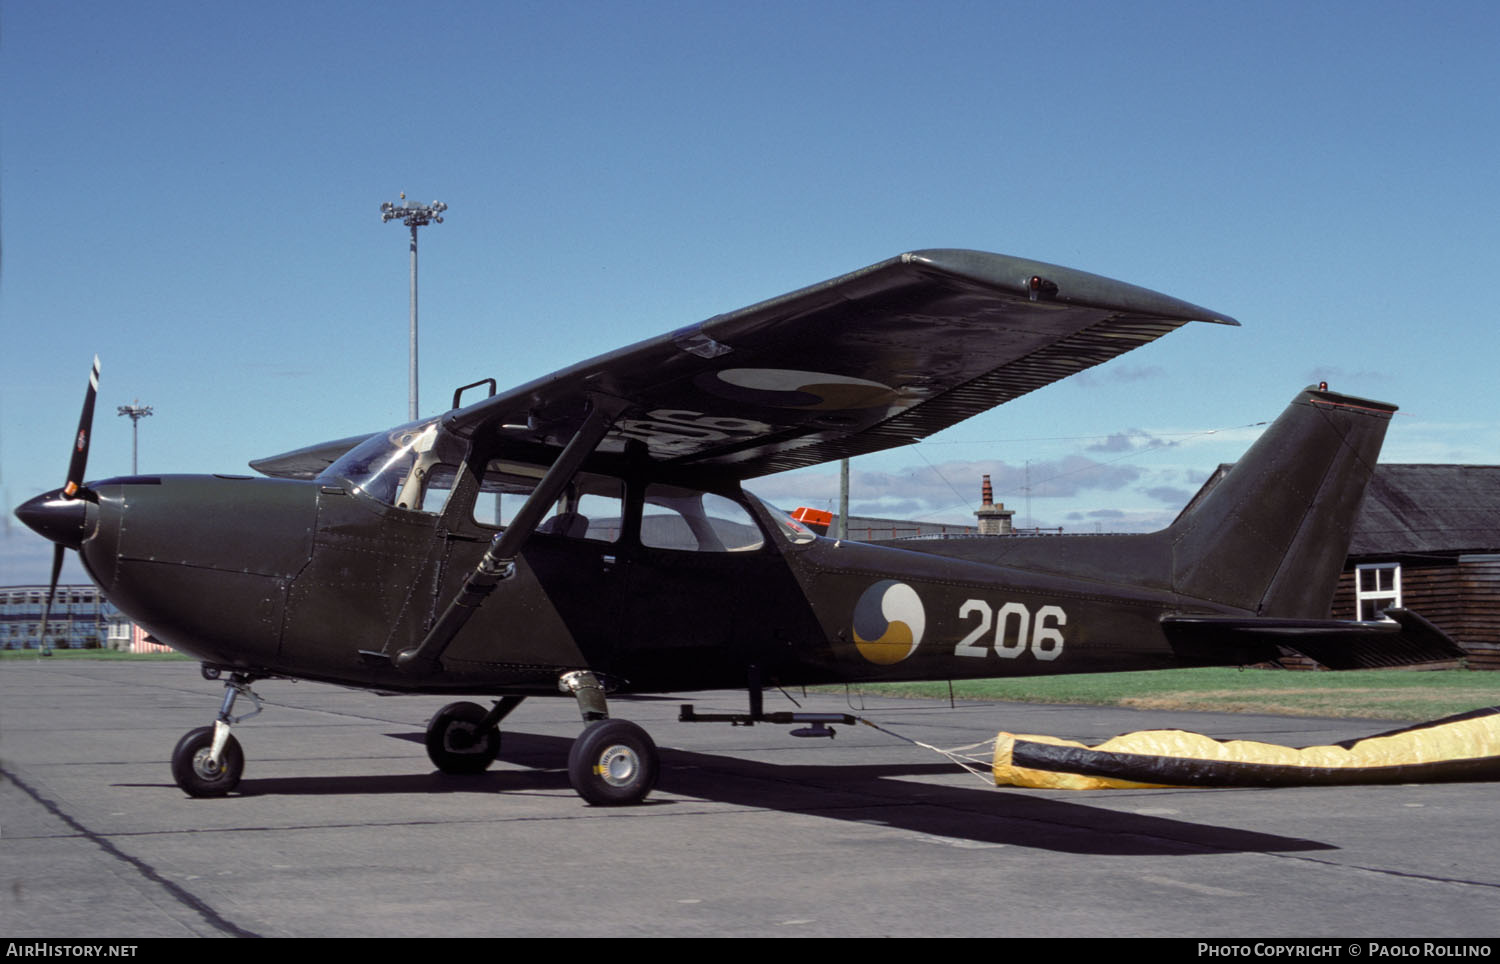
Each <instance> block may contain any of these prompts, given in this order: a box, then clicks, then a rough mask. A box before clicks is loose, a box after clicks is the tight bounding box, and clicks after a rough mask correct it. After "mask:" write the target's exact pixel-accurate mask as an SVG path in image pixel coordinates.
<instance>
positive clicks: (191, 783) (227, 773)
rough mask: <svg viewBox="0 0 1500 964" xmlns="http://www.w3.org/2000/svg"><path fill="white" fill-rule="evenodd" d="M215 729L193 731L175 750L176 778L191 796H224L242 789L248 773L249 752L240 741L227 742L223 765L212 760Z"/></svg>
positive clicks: (232, 739) (174, 770)
mask: <svg viewBox="0 0 1500 964" xmlns="http://www.w3.org/2000/svg"><path fill="white" fill-rule="evenodd" d="M213 743H214V728H213V727H211V726H200V727H198V728H197V729H196V730H189V731H188V732H187V734H185V735H184V736H183V738H182V739H180V740H178V741H177V749H175V750H173V751H172V779H174V780H176V781H177V785H178V786H179V787H181V788H182V789H183V791H184V792H186V793H187V795H188V796H190V797H222V796H224V794H226V793H228V792H230V791H231V790H233V789H234V788H235V787H237V786H239V783H240V775H241V774H242V773H244V772H245V753H244V751H243V750H241V749H240V741H239V740H236V739H235V738H234V737H233V736H230V737H229V739H228V740H226V741H225V742H224V751H223V752H222V753H221V754H219V762H218V763H214V762H213V760H211V759H209V754H210V751H212V749H213Z"/></svg>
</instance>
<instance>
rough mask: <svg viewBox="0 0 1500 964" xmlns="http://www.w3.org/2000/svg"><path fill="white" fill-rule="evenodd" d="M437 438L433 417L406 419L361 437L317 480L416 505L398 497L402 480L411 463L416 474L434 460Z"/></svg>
mask: <svg viewBox="0 0 1500 964" xmlns="http://www.w3.org/2000/svg"><path fill="white" fill-rule="evenodd" d="M437 440H438V420H437V419H435V418H433V419H427V420H426V421H420V422H409V423H407V424H406V425H402V426H400V427H399V428H395V429H392V430H391V431H389V432H382V433H379V434H377V435H372V436H370V437H369V438H367V439H365V440H364V441H363V442H361V443H359V444H358V445H356V446H355V447H354V448H352V449H350V450H349V451H347V452H345V453H344V454H343V456H341V457H340V458H339V460H338V461H336V462H334V463H333V464H332V465H330V466H329V467H328V468H326V469H324V470H323V471H322V473H321V474H320V475H319V476H318V480H319V481H330V480H337V481H342V482H348V483H351V484H352V485H353V486H354V488H356V489H358V490H359V491H360V492H363V493H364V494H366V495H368V496H370V497H371V498H374V499H379V500H380V501H381V502H384V503H386V504H387V505H397V504H398V503H400V502H403V501H405V502H407V503H408V504H406V505H402V508H416V507H417V503H416V502H414V501H412V500H403V499H400V498H398V497H399V496H401V495H402V493H403V490H404V489H406V488H408V486H407V485H406V481H407V479H408V477H409V476H410V475H411V472H412V467H413V466H414V465H419V466H420V469H421V472H420V474H419V478H420V477H421V476H423V475H425V474H426V472H427V470H428V469H429V468H430V467H431V465H433V464H436V461H437V460H436V458H435V456H434V453H433V449H434V448H435V447H436V443H437Z"/></svg>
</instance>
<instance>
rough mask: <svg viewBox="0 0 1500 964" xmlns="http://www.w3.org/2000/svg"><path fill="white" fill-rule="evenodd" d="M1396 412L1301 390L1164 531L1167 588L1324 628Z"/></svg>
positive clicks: (1383, 406) (1363, 401)
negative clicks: (1308, 621)
mask: <svg viewBox="0 0 1500 964" xmlns="http://www.w3.org/2000/svg"><path fill="white" fill-rule="evenodd" d="M1395 411H1396V406H1394V405H1388V404H1386V403H1384V402H1372V401H1368V400H1366V399H1362V398H1353V397H1351V396H1347V395H1339V394H1337V393H1335V392H1330V391H1327V390H1323V389H1318V388H1308V389H1306V390H1304V391H1303V392H1302V393H1301V394H1300V395H1298V396H1297V398H1295V399H1293V400H1292V404H1291V405H1290V406H1288V408H1287V410H1286V411H1285V412H1283V413H1282V415H1281V417H1280V418H1278V419H1276V421H1275V422H1273V423H1272V424H1271V427H1270V428H1268V429H1266V431H1265V433H1264V434H1263V435H1261V437H1260V438H1259V439H1258V440H1257V441H1256V443H1255V444H1254V445H1253V446H1251V448H1250V451H1248V452H1246V453H1245V455H1244V457H1243V458H1241V459H1240V460H1239V461H1238V462H1237V463H1235V465H1234V467H1233V468H1232V469H1230V471H1229V473H1228V474H1227V475H1226V476H1225V477H1224V478H1223V480H1222V481H1220V482H1219V484H1218V485H1216V486H1215V487H1214V488H1213V489H1212V490H1210V491H1209V492H1208V494H1207V495H1206V496H1204V497H1203V499H1202V500H1201V501H1200V502H1199V503H1198V505H1196V506H1195V507H1194V508H1193V509H1192V511H1190V512H1188V513H1187V514H1185V515H1184V516H1182V517H1180V518H1179V519H1178V520H1177V521H1176V522H1174V523H1173V524H1172V526H1171V528H1170V529H1168V530H1167V533H1166V534H1167V537H1168V540H1169V542H1170V544H1171V552H1172V582H1173V588H1174V589H1175V590H1176V591H1177V592H1179V593H1182V594H1183V595H1186V596H1193V597H1196V598H1199V599H1207V600H1212V601H1213V602H1217V603H1223V604H1225V605H1229V606H1235V607H1237V608H1241V609H1247V610H1250V611H1252V612H1255V613H1256V614H1258V615H1261V616H1278V617H1283V618H1300V619H1321V618H1326V617H1327V615H1328V607H1329V602H1330V601H1331V600H1332V598H1333V591H1334V588H1335V587H1336V585H1337V583H1338V577H1339V572H1340V571H1341V570H1342V569H1343V565H1344V559H1345V557H1346V556H1347V555H1348V552H1349V540H1350V538H1351V536H1352V534H1353V526H1354V519H1355V516H1356V515H1357V514H1358V512H1359V506H1360V502H1361V501H1363V499H1364V493H1365V484H1366V483H1367V482H1369V480H1370V473H1371V472H1372V471H1373V470H1374V467H1375V460H1376V458H1377V456H1379V454H1380V445H1381V442H1382V441H1384V439H1385V430H1386V427H1387V426H1388V425H1389V424H1390V420H1391V414H1392V413H1393V412H1395Z"/></svg>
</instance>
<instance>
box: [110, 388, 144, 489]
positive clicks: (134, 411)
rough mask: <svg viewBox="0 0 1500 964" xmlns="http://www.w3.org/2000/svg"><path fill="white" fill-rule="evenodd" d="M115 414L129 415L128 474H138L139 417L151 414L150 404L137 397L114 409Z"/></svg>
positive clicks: (139, 471) (139, 470) (139, 472)
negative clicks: (131, 401)
mask: <svg viewBox="0 0 1500 964" xmlns="http://www.w3.org/2000/svg"><path fill="white" fill-rule="evenodd" d="M115 414H117V415H128V416H130V474H131V475H140V474H141V469H140V462H139V455H140V441H141V436H140V430H141V419H143V418H145V417H146V416H147V415H151V414H153V413H152V411H151V406H150V405H142V404H141V400H140V399H139V398H138V399H136V400H135V401H134V402H133V403H131V404H129V405H121V406H119V407H117V408H116V409H115Z"/></svg>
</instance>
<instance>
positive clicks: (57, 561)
mask: <svg viewBox="0 0 1500 964" xmlns="http://www.w3.org/2000/svg"><path fill="white" fill-rule="evenodd" d="M65 551H67V547H66V546H64V545H63V544H62V543H60V542H59V543H58V544H57V545H56V546H54V547H53V548H52V581H51V582H49V583H47V601H46V602H45V603H43V604H42V631H41V637H42V639H41V651H42V655H43V656H51V655H52V647H51V646H49V645H48V644H47V618H48V617H49V616H51V615H52V599H53V597H54V596H56V595H57V579H58V577H59V576H61V575H62V564H63V553H64V552H65Z"/></svg>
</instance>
